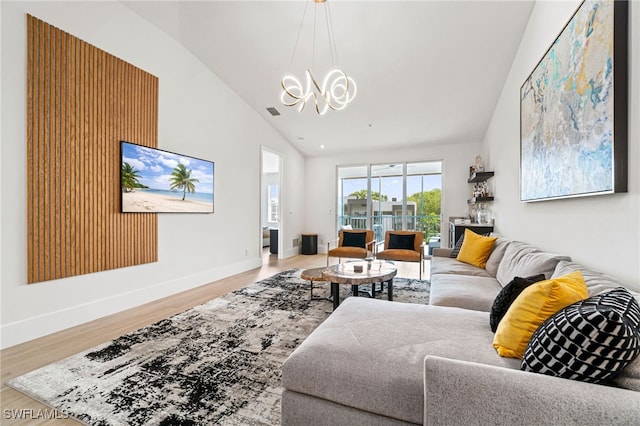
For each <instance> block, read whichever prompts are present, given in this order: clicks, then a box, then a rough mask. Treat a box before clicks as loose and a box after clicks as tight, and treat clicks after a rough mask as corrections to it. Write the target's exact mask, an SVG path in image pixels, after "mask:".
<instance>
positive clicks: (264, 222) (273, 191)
mask: <svg viewBox="0 0 640 426" xmlns="http://www.w3.org/2000/svg"><path fill="white" fill-rule="evenodd" d="M283 168H284V157H283V156H282V155H281V154H280V153H278V152H277V151H274V150H272V149H269V148H266V147H262V160H261V183H260V194H261V196H260V243H261V247H262V250H260V253H261V256H262V255H268V256H275V257H277V258H278V259H282V258H283V257H284V249H283V246H284V245H283V241H284V238H283V237H282V236H283V235H284V221H283V219H284V218H283V215H282V206H283V199H284V194H283V186H284V185H283V182H284V179H283V173H282V170H283Z"/></svg>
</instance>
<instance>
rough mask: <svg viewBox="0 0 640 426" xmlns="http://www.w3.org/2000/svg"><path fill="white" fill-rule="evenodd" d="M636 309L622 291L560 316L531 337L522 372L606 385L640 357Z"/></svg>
mask: <svg viewBox="0 0 640 426" xmlns="http://www.w3.org/2000/svg"><path fill="white" fill-rule="evenodd" d="M639 327H640V306H638V302H637V301H636V300H635V299H634V297H633V296H632V295H631V294H630V293H629V292H628V291H627V290H626V289H625V288H623V287H619V288H617V289H614V290H611V291H609V292H606V293H603V294H599V295H597V296H592V297H590V298H589V299H586V300H583V301H581V302H578V303H574V304H572V305H570V306H567V307H566V308H564V309H562V310H560V311H559V312H557V313H556V314H555V315H553V316H552V317H551V318H549V319H548V320H547V321H545V322H544V323H543V324H542V325H541V326H540V327H539V328H538V329H537V330H536V332H535V333H534V334H533V336H532V337H531V341H530V342H529V345H528V346H527V349H526V351H525V354H524V358H523V360H522V370H525V371H532V372H534V373H542V374H546V375H548V376H556V377H563V378H565V379H572V380H581V381H585V382H590V383H604V382H607V381H609V380H610V379H612V378H614V377H616V376H617V375H618V374H620V373H621V372H622V370H623V369H624V368H625V367H626V366H627V364H629V363H630V362H631V361H632V360H633V359H635V358H636V357H637V356H638V355H639V354H640V329H639Z"/></svg>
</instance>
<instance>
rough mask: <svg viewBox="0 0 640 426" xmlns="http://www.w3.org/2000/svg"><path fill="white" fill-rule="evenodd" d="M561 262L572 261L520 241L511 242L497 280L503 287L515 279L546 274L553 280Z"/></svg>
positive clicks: (501, 262)
mask: <svg viewBox="0 0 640 426" xmlns="http://www.w3.org/2000/svg"><path fill="white" fill-rule="evenodd" d="M561 260H568V261H570V260H571V258H570V257H568V256H561V255H557V254H553V253H545V252H542V251H540V250H538V249H537V248H536V247H534V246H532V245H530V244H527V243H523V242H520V241H511V243H510V244H509V245H508V246H507V248H506V250H505V252H504V256H503V257H502V260H501V261H500V265H499V266H498V271H497V274H496V278H497V279H498V281H499V282H500V284H501V285H503V286H505V285H507V284H508V283H509V282H510V281H511V280H512V279H513V277H530V276H532V275H537V274H544V276H545V277H546V278H551V275H552V274H553V272H554V270H555V268H556V265H557V264H558V262H560V261H561Z"/></svg>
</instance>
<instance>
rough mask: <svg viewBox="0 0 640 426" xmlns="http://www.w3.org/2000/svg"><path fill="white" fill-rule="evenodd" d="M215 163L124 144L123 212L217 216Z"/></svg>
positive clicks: (122, 172) (122, 168)
mask: <svg viewBox="0 0 640 426" xmlns="http://www.w3.org/2000/svg"><path fill="white" fill-rule="evenodd" d="M213 169H214V163H213V162H211V161H205V160H200V159H197V158H193V157H189V156H186V155H180V154H175V153H172V152H168V151H162V150H159V149H154V148H148V147H145V146H141V145H136V144H133V143H128V142H122V162H121V179H120V183H121V185H120V186H121V191H122V211H123V212H144V213H152V212H158V213H213V204H214V203H213V176H214V174H213Z"/></svg>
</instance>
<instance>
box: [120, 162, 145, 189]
mask: <svg viewBox="0 0 640 426" xmlns="http://www.w3.org/2000/svg"><path fill="white" fill-rule="evenodd" d="M139 178H140V172H139V171H138V170H136V169H134V168H133V167H132V166H131V164H129V163H127V162H124V163H123V164H122V188H123V189H124V190H125V192H131V191H132V190H133V189H134V188H140V187H141V185H140V181H139V180H138V179H139Z"/></svg>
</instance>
